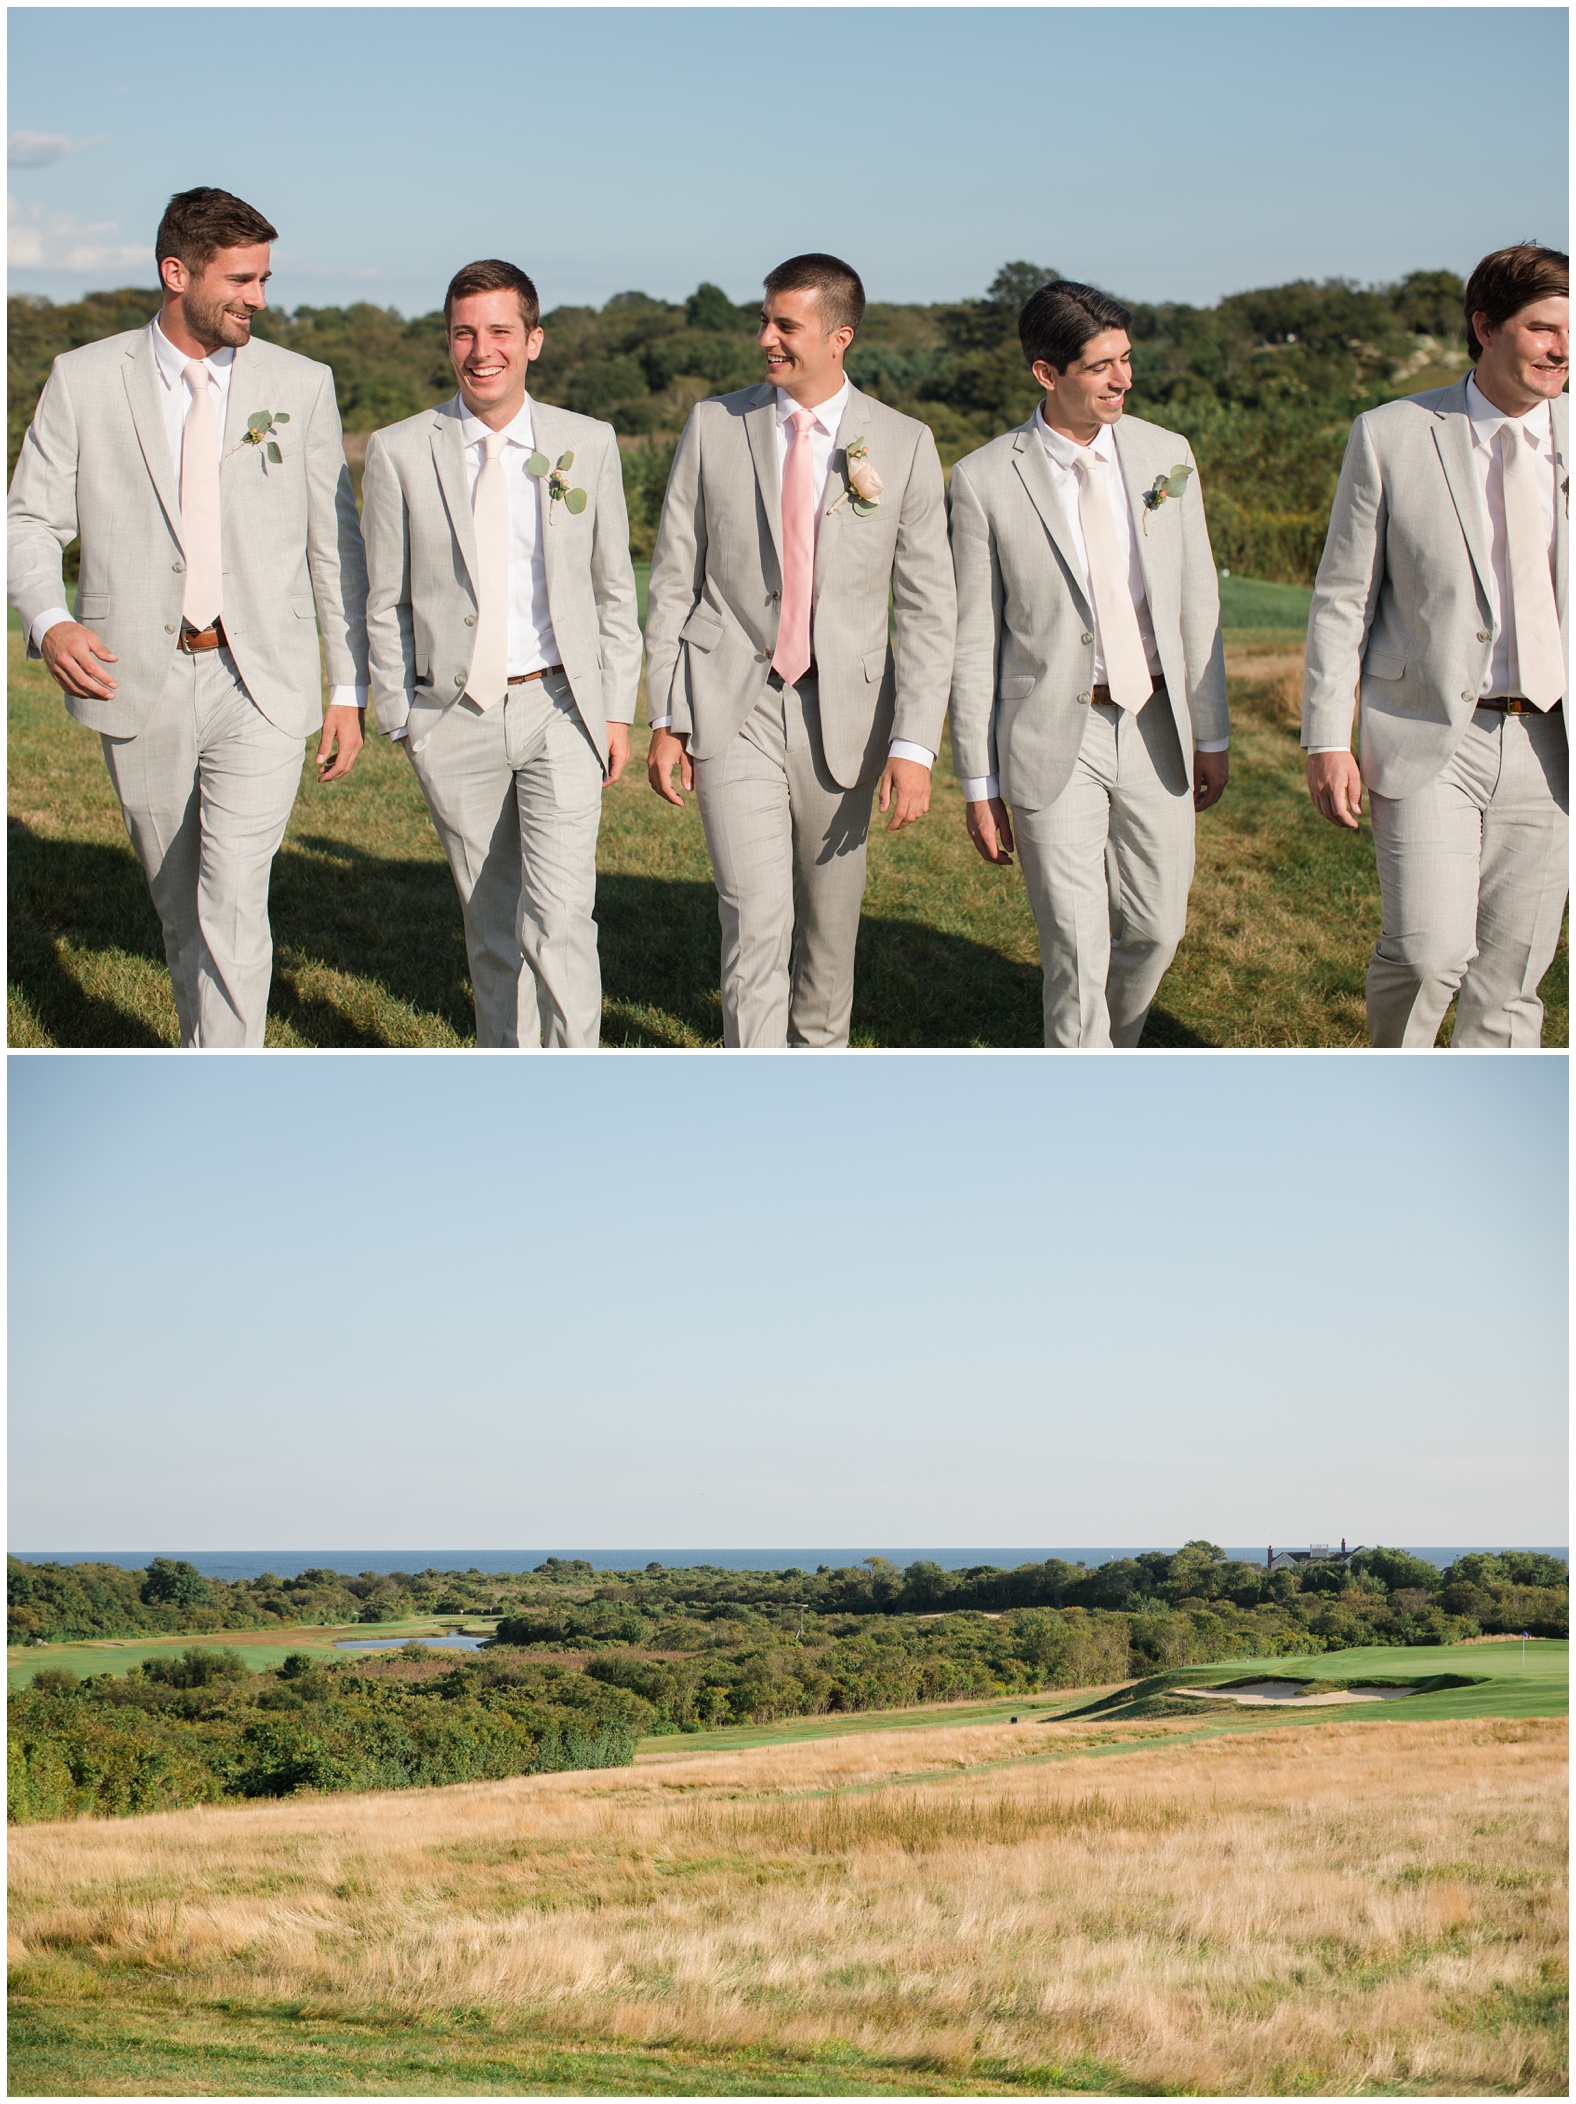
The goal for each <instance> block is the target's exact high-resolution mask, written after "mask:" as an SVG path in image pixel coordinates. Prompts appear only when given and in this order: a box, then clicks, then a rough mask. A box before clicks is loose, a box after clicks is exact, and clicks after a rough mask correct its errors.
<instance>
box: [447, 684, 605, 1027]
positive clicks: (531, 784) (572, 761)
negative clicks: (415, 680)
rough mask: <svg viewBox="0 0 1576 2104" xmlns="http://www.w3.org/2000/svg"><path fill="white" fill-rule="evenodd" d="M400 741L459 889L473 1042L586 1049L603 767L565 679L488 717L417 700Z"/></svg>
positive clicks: (596, 998) (459, 704) (597, 997)
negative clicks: (406, 744) (404, 740)
mask: <svg viewBox="0 0 1576 2104" xmlns="http://www.w3.org/2000/svg"><path fill="white" fill-rule="evenodd" d="M434 714H435V715H436V720H435V721H434V720H433V716H434ZM409 741H410V748H411V753H410V756H411V760H412V762H413V764H414V766H415V769H416V778H417V780H418V781H419V782H420V783H421V787H422V792H423V794H424V795H425V797H426V799H427V808H428V810H429V811H430V812H431V813H432V822H433V824H434V825H435V826H436V827H437V829H438V838H439V839H440V840H441V841H442V842H443V852H444V853H445V855H447V856H448V858H449V868H450V871H451V872H452V873H453V877H454V882H455V886H456V888H457V890H458V891H459V894H460V910H461V912H462V913H463V915H464V918H465V949H466V955H467V957H468V958H469V960H470V967H471V987H472V989H473V991H474V993H475V996H476V1042H477V1043H478V1044H479V1045H509V1046H517V1045H519V1046H541V1045H550V1046H563V1045H572V1046H578V1047H581V1048H586V1047H591V1048H594V1047H595V1045H596V1043H597V1040H598V1038H599V1037H600V1035H601V1030H602V968H601V964H600V962H599V960H598V958H597V947H596V919H595V906H596V840H597V829H598V827H599V825H600V824H601V819H602V762H601V760H600V758H599V757H598V755H597V750H596V747H595V746H594V745H593V744H592V742H591V737H590V733H589V732H588V731H587V730H586V727H585V725H584V723H583V722H582V721H581V718H580V712H579V710H578V709H577V708H576V707H575V701H574V695H573V694H572V692H571V691H570V687H569V682H568V680H566V679H565V678H564V677H563V675H562V674H561V673H554V672H549V673H548V674H547V675H546V677H545V678H543V679H533V680H530V681H528V682H526V683H524V684H523V685H521V686H518V687H511V688H510V689H509V692H508V696H507V698H506V699H505V700H503V701H500V702H498V703H497V704H496V705H495V706H494V707H492V708H490V709H488V710H486V711H483V710H480V709H478V708H477V707H476V705H475V703H474V702H472V701H470V700H469V699H468V698H466V699H461V700H459V701H456V702H453V703H451V704H450V705H449V706H448V707H447V708H445V709H443V710H442V711H441V712H429V711H427V710H425V709H423V707H422V706H421V704H420V703H419V702H418V703H417V705H416V706H415V707H414V708H413V709H412V710H411V715H410V728H409Z"/></svg>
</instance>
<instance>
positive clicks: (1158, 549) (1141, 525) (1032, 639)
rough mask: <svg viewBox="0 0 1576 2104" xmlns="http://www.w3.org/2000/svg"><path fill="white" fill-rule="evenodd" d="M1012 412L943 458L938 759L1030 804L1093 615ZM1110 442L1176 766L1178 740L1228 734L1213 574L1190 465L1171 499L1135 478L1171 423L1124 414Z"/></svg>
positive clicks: (1081, 709) (1084, 684)
mask: <svg viewBox="0 0 1576 2104" xmlns="http://www.w3.org/2000/svg"><path fill="white" fill-rule="evenodd" d="M1038 414H1039V412H1038V410H1036V411H1035V414H1034V416H1031V417H1030V418H1029V420H1028V422H1027V423H1026V424H1020V425H1019V426H1018V428H1017V429H1016V430H1015V431H1008V432H1007V433H1005V434H1004V436H1002V437H1001V438H995V439H992V440H991V442H990V444H989V445H988V446H983V447H981V449H980V451H979V452H977V453H970V454H969V455H968V456H967V458H966V459H963V460H960V461H959V462H958V464H957V466H956V467H955V468H954V469H953V470H952V497H951V506H952V559H953V561H954V563H955V564H956V566H957V577H958V652H957V662H956V664H955V666H954V668H953V674H952V763H953V766H954V767H955V768H956V770H957V772H958V774H959V775H960V776H961V777H962V778H963V779H964V780H965V781H968V780H972V779H980V778H983V777H985V776H987V775H996V776H998V777H999V778H1000V781H1001V793H1002V795H1003V796H1004V797H1005V798H1006V799H1007V801H1008V802H1009V803H1016V804H1022V805H1023V807H1024V808H1025V809H1026V810H1030V811H1037V810H1043V809H1044V808H1045V806H1046V805H1047V804H1051V803H1054V802H1055V801H1056V799H1057V797H1058V796H1060V795H1061V793H1062V791H1063V790H1064V789H1065V788H1066V786H1067V784H1068V782H1069V781H1070V780H1071V778H1072V771H1073V767H1074V765H1075V763H1076V761H1077V758H1078V748H1079V745H1080V744H1081V742H1082V739H1083V732H1084V725H1085V724H1086V723H1087V722H1088V720H1089V717H1088V707H1087V703H1088V697H1089V694H1090V692H1091V690H1092V688H1093V684H1094V620H1093V615H1092V610H1091V608H1090V605H1089V600H1088V597H1087V595H1086V591H1085V587H1084V583H1083V578H1082V572H1081V570H1080V566H1079V563H1078V558H1077V553H1076V549H1075V546H1074V543H1073V540H1072V537H1071V532H1070V529H1069V527H1068V523H1067V514H1066V512H1065V511H1064V510H1063V508H1062V502H1061V499H1060V497H1059V496H1058V495H1057V492H1056V484H1055V482H1054V480H1053V479H1052V476H1051V468H1050V462H1049V460H1048V459H1047V458H1046V453H1045V443H1044V441H1043V439H1041V437H1040V436H1039V433H1038V432H1037V430H1036V429H1035V422H1036V418H1037V417H1038ZM1115 438H1116V455H1117V459H1118V461H1119V462H1120V464H1121V470H1122V480H1123V483H1124V484H1125V486H1126V489H1127V496H1128V502H1129V504H1130V506H1131V508H1132V515H1133V537H1134V540H1135V541H1136V543H1137V546H1138V560H1139V567H1140V569H1141V570H1142V572H1143V577H1144V590H1145V594H1146V596H1147V598H1148V601H1149V615H1150V619H1151V621H1152V622H1153V624H1154V631H1155V641H1156V643H1157V644H1158V645H1159V648H1160V665H1161V670H1162V672H1163V673H1164V674H1165V681H1166V692H1167V695H1168V696H1169V699H1170V703H1171V713H1172V715H1173V717H1174V718H1175V720H1176V727H1177V737H1178V738H1179V740H1180V741H1181V746H1182V756H1183V758H1184V759H1185V760H1186V761H1188V762H1189V769H1188V772H1189V775H1190V776H1191V772H1192V768H1191V761H1192V754H1193V741H1194V739H1195V738H1200V739H1209V740H1213V739H1219V738H1224V737H1227V736H1228V735H1229V734H1230V727H1231V726H1230V717H1229V715H1228V712H1227V708H1226V664H1225V656H1224V651H1223V647H1222V643H1221V635H1220V585H1219V582H1218V580H1217V578H1216V574H1215V559H1214V557H1213V555H1212V554H1211V553H1210V546H1209V531H1208V528H1207V527H1206V525H1205V523H1204V503H1203V498H1202V496H1201V494H1200V492H1199V486H1198V476H1197V474H1196V472H1195V473H1194V474H1193V475H1190V476H1189V478H1188V483H1187V488H1186V490H1185V491H1184V493H1183V495H1182V496H1180V497H1168V498H1167V499H1166V500H1165V502H1164V503H1163V504H1161V505H1159V506H1158V507H1157V508H1156V509H1155V510H1154V511H1146V510H1145V509H1144V503H1143V495H1144V492H1145V490H1147V489H1150V488H1152V487H1153V485H1154V480H1155V477H1156V476H1157V475H1168V474H1169V473H1170V472H1171V470H1172V469H1173V468H1174V467H1180V466H1181V465H1183V463H1184V462H1185V463H1186V465H1187V466H1188V467H1192V466H1193V452H1192V448H1191V447H1190V446H1189V445H1188V442H1187V440H1186V439H1185V438H1183V437H1182V436H1181V435H1180V434H1179V433H1178V432H1175V431H1166V430H1164V429H1162V427H1161V426H1160V425H1158V424H1147V423H1145V422H1143V420H1142V419H1141V418H1139V417H1136V416H1124V417H1123V418H1122V419H1121V421H1120V422H1119V423H1118V424H1117V425H1116V427H1115Z"/></svg>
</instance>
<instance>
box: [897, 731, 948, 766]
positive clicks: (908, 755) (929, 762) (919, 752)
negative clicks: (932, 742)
mask: <svg viewBox="0 0 1576 2104" xmlns="http://www.w3.org/2000/svg"><path fill="white" fill-rule="evenodd" d="M887 758H888V759H889V760H915V761H917V762H918V763H919V765H920V766H921V767H934V766H935V764H936V756H935V754H934V753H933V752H932V751H931V750H930V747H929V746H928V745H916V744H915V743H914V741H913V739H912V738H894V739H893V740H892V750H891V751H890V752H889V753H888V754H887Z"/></svg>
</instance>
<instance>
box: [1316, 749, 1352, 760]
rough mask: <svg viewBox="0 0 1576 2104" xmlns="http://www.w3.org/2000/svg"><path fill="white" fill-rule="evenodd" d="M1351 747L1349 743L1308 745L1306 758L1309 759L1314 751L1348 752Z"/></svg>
mask: <svg viewBox="0 0 1576 2104" xmlns="http://www.w3.org/2000/svg"><path fill="white" fill-rule="evenodd" d="M1351 749H1352V748H1351V747H1350V746H1349V745H1310V746H1309V747H1308V758H1309V759H1310V760H1311V759H1312V758H1313V756H1314V754H1315V753H1316V752H1350V751H1351Z"/></svg>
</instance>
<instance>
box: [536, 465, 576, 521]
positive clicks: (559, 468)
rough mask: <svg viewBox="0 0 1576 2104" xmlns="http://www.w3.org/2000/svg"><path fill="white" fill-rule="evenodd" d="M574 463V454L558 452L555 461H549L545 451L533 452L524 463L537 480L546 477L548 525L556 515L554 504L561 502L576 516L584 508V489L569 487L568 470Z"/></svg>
mask: <svg viewBox="0 0 1576 2104" xmlns="http://www.w3.org/2000/svg"><path fill="white" fill-rule="evenodd" d="M574 464H575V456H574V455H573V453H560V454H559V456H558V458H557V460H556V461H550V460H549V459H548V457H547V455H546V454H545V453H533V454H532V455H531V457H530V459H529V460H528V461H527V462H526V463H525V472H526V473H527V474H528V475H534V476H535V477H536V478H537V480H538V481H540V480H541V478H542V477H543V476H544V475H545V476H546V477H547V523H548V525H549V526H551V524H552V523H553V521H554V519H555V518H557V516H558V514H557V512H556V511H554V509H553V506H554V505H555V504H562V505H563V507H564V509H565V510H566V511H569V512H573V513H574V515H575V516H576V517H577V518H578V517H579V515H580V513H581V512H583V511H584V510H585V508H586V493H585V491H584V490H583V489H571V488H570V487H569V470H570V469H571V468H572V467H573V466H574Z"/></svg>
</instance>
